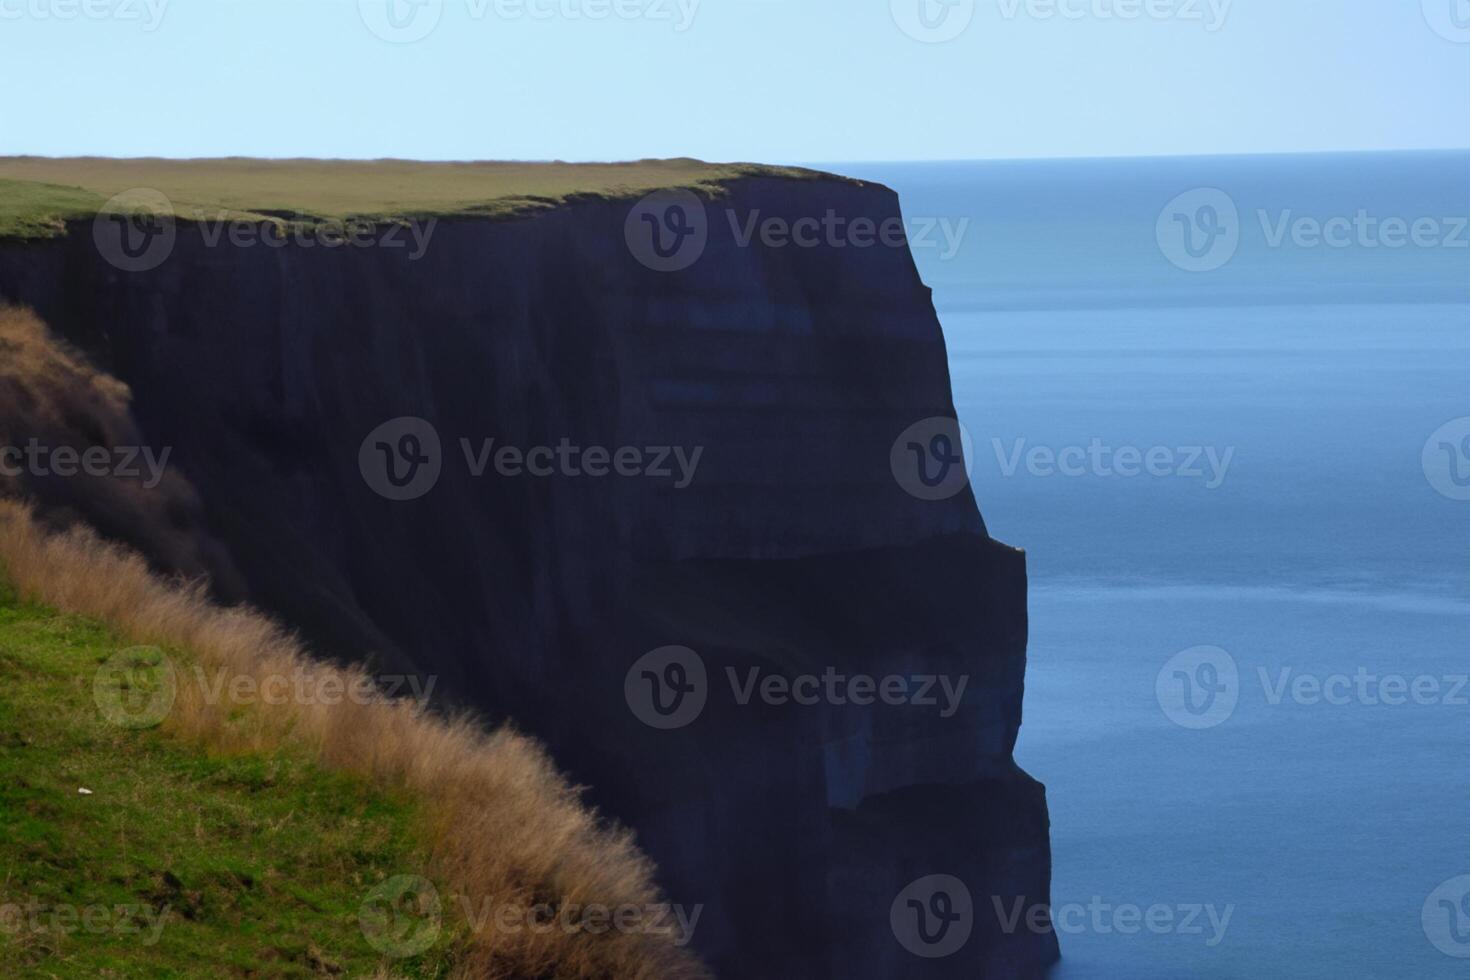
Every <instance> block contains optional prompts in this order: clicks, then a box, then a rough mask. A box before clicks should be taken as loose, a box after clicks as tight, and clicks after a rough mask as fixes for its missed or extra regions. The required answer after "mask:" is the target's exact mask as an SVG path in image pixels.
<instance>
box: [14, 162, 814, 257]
mask: <svg viewBox="0 0 1470 980" xmlns="http://www.w3.org/2000/svg"><path fill="white" fill-rule="evenodd" d="M755 176H766V177H786V178H792V179H810V178H815V177H822V176H826V175H824V174H820V173H818V172H816V171H811V170H802V169H798V168H794V167H766V166H760V165H757V164H748V163H732V164H712V163H703V162H701V161H699V160H690V159H677V160H639V161H637V162H633V163H493V162H486V163H422V162H416V161H411V160H253V159H247V158H243V157H230V158H223V159H211V160H163V159H146V158H145V159H132V160H116V159H107V158H102V157H73V158H65V159H52V158H46V157H0V237H9V238H17V237H19V238H40V237H49V236H53V235H58V234H61V233H62V231H63V230H64V227H65V222H67V221H69V220H85V219H88V218H91V217H93V216H95V215H96V214H97V213H98V212H99V211H102V210H104V209H106V208H107V206H108V201H109V199H111V198H112V197H113V196H114V195H117V194H121V193H123V192H124V191H131V190H134V189H138V188H146V189H148V190H150V191H157V192H159V193H162V194H163V195H164V196H165V197H167V198H168V200H169V202H170V203H171V204H172V205H173V208H174V212H175V213H176V214H177V215H178V216H180V217H181V218H187V217H192V216H194V214H195V213H196V212H202V214H203V215H204V216H206V217H208V218H209V219H211V220H213V219H217V218H219V217H221V216H222V215H228V216H229V217H244V218H259V219H262V220H268V219H280V218H285V219H288V220H304V221H307V222H311V221H314V220H316V221H320V220H333V219H345V218H358V219H369V220H388V221H391V220H395V219H406V218H415V217H430V216H437V217H454V216H465V217H470V216H480V217H510V216H514V215H517V214H523V213H527V212H530V211H534V210H538V209H541V208H546V207H555V206H556V205H558V204H560V203H562V202H564V201H566V200H567V199H568V198H571V197H575V196H578V195H592V196H599V197H608V198H626V197H636V196H639V195H642V194H646V193H648V192H649V191H652V190H656V189H659V188H671V187H679V188H691V189H699V190H706V191H709V192H711V193H715V192H718V189H719V187H720V185H721V184H723V183H724V182H726V181H730V180H734V179H736V178H740V177H755Z"/></svg>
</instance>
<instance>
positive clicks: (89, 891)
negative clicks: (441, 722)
mask: <svg viewBox="0 0 1470 980" xmlns="http://www.w3.org/2000/svg"><path fill="white" fill-rule="evenodd" d="M126 646H127V644H124V643H122V642H121V641H119V640H118V639H117V637H115V636H113V635H112V634H111V633H109V632H108V630H107V629H105V628H103V627H102V626H99V625H98V624H96V623H92V622H88V621H86V620H83V619H79V618H76V617H72V616H66V615H61V614H58V613H56V612H54V611H51V610H48V609H44V608H41V607H38V606H34V605H29V604H26V603H22V602H20V601H18V600H17V599H16V596H15V594H14V593H13V591H11V590H10V589H9V587H8V586H6V585H5V584H4V583H3V581H0V975H4V976H6V977H86V978H96V977H119V978H121V977H143V976H147V977H209V978H218V977H266V976H269V977H309V976H324V975H332V974H339V975H345V976H351V977H360V976H366V975H371V974H372V973H373V972H374V970H376V969H378V968H379V967H381V966H388V967H390V968H391V973H392V975H394V976H399V977H433V976H443V975H445V974H446V973H447V972H448V969H449V966H450V962H449V957H450V953H449V952H447V948H448V947H449V946H450V945H451V941H452V937H450V936H448V935H447V934H446V936H445V937H443V938H441V940H440V941H439V943H438V944H436V946H434V947H432V948H430V949H429V950H428V951H426V952H424V953H422V954H421V955H419V956H418V957H415V958H410V959H403V960H396V961H388V960H385V959H384V958H383V957H382V955H381V954H380V953H378V952H377V951H375V950H374V949H373V948H372V946H371V945H370V944H369V943H368V941H367V939H366V938H365V937H364V935H363V933H362V930H361V927H360V924H359V913H360V910H361V908H362V903H363V900H364V898H365V897H366V895H367V894H368V892H369V891H370V890H371V889H372V888H373V887H374V886H375V885H376V884H378V883H379V882H381V881H382V880H384V879H386V878H390V877H392V876H395V875H400V874H413V873H414V872H415V869H418V868H421V867H422V866H423V862H422V858H421V856H420V855H419V853H418V851H417V845H416V842H415V839H414V834H413V830H412V825H413V822H414V817H415V813H414V809H413V806H412V804H411V803H410V802H409V801H407V800H405V799H394V798H391V797H388V796H385V795H383V794H382V793H378V792H374V791H372V790H370V789H369V788H368V787H367V786H365V785H364V784H363V783H361V782H360V781H357V780H354V779H350V778H347V777H344V776H341V775H334V774H331V773H327V772H324V771H322V770H321V769H320V768H318V767H314V766H312V765H310V764H307V763H305V762H304V761H302V760H300V759H295V758H292V757H289V756H286V755H280V754H271V755H249V754H247V755H233V756H217V755H212V754H209V753H206V752H204V751H203V750H201V749H197V748H194V747H192V746H189V745H185V744H181V743H180V742H178V741H176V740H174V739H173V738H171V737H170V736H168V735H167V734H165V733H164V732H163V731H162V730H161V729H158V728H153V729H143V730H128V729H124V728H120V727H117V726H115V725H113V724H111V723H109V722H108V721H106V720H105V719H104V718H103V717H102V715H101V713H100V712H99V710H98V708H97V706H96V704H95V703H94V698H93V681H94V676H95V675H96V672H97V668H98V666H99V664H101V663H103V662H104V661H106V660H107V659H108V658H109V657H111V656H112V655H113V654H114V653H116V652H117V651H118V650H120V649H123V648H125V647H126ZM169 656H170V657H173V658H174V659H175V663H176V664H179V665H180V666H183V665H184V664H183V663H181V658H180V655H179V654H177V653H176V652H175V651H169ZM81 787H86V788H87V789H90V790H92V791H93V795H90V796H84V795H79V794H78V792H77V791H78V789H79V788H81ZM7 905H9V906H11V909H10V910H9V912H8V913H7V912H6V911H5V907H6V906H7ZM118 906H127V907H129V909H128V910H126V911H124V912H122V913H119V912H118V911H117V908H118ZM102 907H105V908H106V909H107V910H108V911H107V912H106V913H105V918H104V913H99V912H98V911H97V909H99V908H102ZM164 907H167V909H168V912H167V914H166V916H165V917H164V918H163V919H162V920H161V921H162V928H161V929H157V928H156V927H154V926H153V925H152V923H155V922H157V921H159V920H158V918H157V913H158V911H159V910H161V909H162V908H164ZM17 909H21V910H24V912H23V914H22V913H20V912H17V911H16V910H17ZM73 909H74V910H76V912H75V913H71V912H68V911H66V910H73ZM88 909H90V910H91V913H90V914H91V915H92V916H93V918H92V920H91V924H90V925H89V926H88V925H85V924H84V923H85V920H83V919H81V918H80V916H81V915H82V912H83V910H88ZM144 909H147V910H148V911H147V912H144V911H143V910H144ZM72 914H75V915H76V916H78V918H77V919H75V920H73V919H70V918H66V917H67V916H70V915H72ZM59 916H60V917H59ZM38 927H39V929H40V931H36V930H37V928H38ZM132 930H137V931H132ZM153 936H156V942H152V941H150V937H153Z"/></svg>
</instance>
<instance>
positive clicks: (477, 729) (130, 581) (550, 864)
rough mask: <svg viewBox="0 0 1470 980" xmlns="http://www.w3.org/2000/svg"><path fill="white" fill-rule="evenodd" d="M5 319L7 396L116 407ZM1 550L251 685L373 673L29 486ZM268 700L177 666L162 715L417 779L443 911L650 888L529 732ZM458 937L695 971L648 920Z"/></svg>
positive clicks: (589, 899) (490, 952)
mask: <svg viewBox="0 0 1470 980" xmlns="http://www.w3.org/2000/svg"><path fill="white" fill-rule="evenodd" d="M0 324H7V325H8V326H7V327H6V329H5V331H3V332H0V350H3V351H4V352H5V354H6V356H7V357H11V358H15V359H14V360H11V361H9V362H8V363H7V365H6V368H5V371H4V372H3V373H0V381H3V379H4V376H6V375H9V376H10V377H11V380H12V382H13V381H14V379H15V376H17V375H22V376H23V375H26V374H28V373H30V372H34V374H33V375H31V376H32V378H33V383H32V384H31V386H30V387H29V388H28V389H27V390H26V391H24V392H20V391H19V389H18V388H16V389H15V390H13V391H12V396H13V400H12V402H11V407H14V406H16V405H27V406H28V408H29V412H30V417H32V418H39V419H45V418H48V417H50V414H51V413H52V411H53V410H52V409H51V408H47V407H46V405H45V404H44V403H45V402H46V400H47V398H48V397H49V398H53V399H54V398H61V397H63V396H65V397H66V398H69V399H72V402H75V403H76V404H80V405H82V406H89V407H90V408H92V409H94V410H95V411H96V413H97V414H99V415H100V416H102V417H105V419H107V420H110V421H109V422H108V424H111V425H121V424H123V422H122V421H119V420H125V419H126V418H127V414H126V396H125V391H124V390H121V389H120V388H118V387H116V383H115V382H111V381H109V380H108V379H106V378H105V376H99V375H96V373H95V372H93V371H91V369H90V368H87V367H86V366H85V364H84V363H83V362H82V361H81V360H79V359H78V358H77V357H76V356H75V355H74V354H72V353H70V352H67V351H65V350H64V349H62V348H60V347H59V346H55V345H54V342H51V341H49V339H48V338H47V337H46V335H45V333H44V328H41V331H42V332H41V333H36V328H37V325H36V324H35V323H34V318H29V317H28V316H27V315H22V314H17V313H14V312H13V311H12V312H10V313H3V314H0ZM7 345H8V346H7ZM35 379H39V380H35ZM48 379H49V380H48ZM12 387H13V386H12ZM78 400H79V401H78ZM72 402H67V403H65V404H71V403H72ZM57 404H63V403H57ZM0 407H4V406H0ZM11 421H12V422H13V420H11ZM104 431H105V430H104ZM114 434H115V433H114ZM0 567H3V569H4V572H5V573H6V575H7V576H8V577H9V578H10V580H11V581H12V583H13V584H14V586H15V587H16V588H17V589H18V590H19V591H20V593H21V595H22V596H24V597H25V598H27V599H29V600H32V601H35V602H39V603H43V604H45V605H48V606H51V607H54V608H56V609H59V610H62V611H64V612H68V613H73V614H77V615H81V616H86V617H90V618H93V619H96V620H99V621H101V622H103V623H105V624H107V625H108V626H109V627H111V628H112V629H113V630H115V631H116V632H117V633H118V634H120V635H121V636H123V637H124V638H126V639H127V640H128V641H129V642H132V643H136V644H139V645H146V646H157V647H160V648H163V649H165V650H173V651H177V652H180V653H182V654H184V655H185V656H187V657H188V659H189V660H190V661H191V662H192V663H193V664H197V665H198V666H199V667H202V668H203V669H204V670H205V671H207V672H209V673H210V674H211V675H213V676H227V677H231V678H235V677H241V678H250V679H251V680H252V681H253V682H254V683H255V684H257V685H263V684H264V683H265V682H266V681H267V680H268V679H270V678H273V677H288V678H294V677H297V676H298V672H299V675H300V676H305V677H306V678H308V679H309V684H310V685H311V688H310V689H316V690H321V689H323V686H324V685H332V686H333V687H334V688H335V689H337V690H352V689H354V686H355V685H360V684H367V683H371V679H370V678H369V677H368V675H367V674H366V673H365V672H364V671H363V670H361V669H360V668H342V667H337V666H333V665H329V664H324V663H321V662H317V661H315V660H313V659H312V658H311V656H310V655H309V654H308V652H307V651H306V650H305V649H304V648H303V646H302V644H301V642H300V641H299V640H298V639H297V638H296V637H295V636H294V635H292V634H291V633H289V632H288V631H286V630H284V629H283V628H282V627H281V626H279V625H278V624H276V623H275V622H273V621H271V620H270V619H268V618H266V617H265V616H263V615H261V614H259V613H257V612H255V611H253V610H251V609H249V608H245V607H229V608H226V607H222V606H219V605H216V604H214V603H212V602H211V600H210V599H209V597H208V595H207V591H206V589H205V587H204V585H203V584H202V583H201V582H198V581H196V582H194V583H192V584H189V583H184V582H181V581H176V580H170V579H165V578H162V577H160V576H158V575H156V574H154V573H153V572H152V571H150V569H149V567H148V565H147V563H146V562H145V561H144V560H143V558H142V557H140V556H139V555H138V554H136V553H134V552H132V551H129V550H128V549H126V548H124V547H122V546H120V545H117V544H114V543H111V542H108V541H104V540H103V539H102V538H101V537H99V536H98V535H97V534H96V533H95V532H93V531H92V530H91V529H90V528H88V527H85V526H82V525H78V524H73V525H72V526H71V527H69V528H66V529H58V527H57V525H56V523H55V522H54V521H51V522H43V521H42V520H41V519H39V518H38V517H37V515H36V512H35V511H34V509H33V508H32V507H31V506H30V505H28V504H25V503H20V502H16V501H13V500H0ZM278 700H284V702H285V703H269V702H268V701H267V700H265V699H256V700H253V701H252V702H251V703H250V705H249V707H248V708H247V709H245V710H243V711H242V709H241V708H240V706H239V705H238V704H232V703H231V701H230V699H228V698H226V699H222V700H220V699H211V698H210V697H209V696H208V693H207V691H206V690H205V689H204V688H203V687H201V686H200V685H197V684H187V683H181V684H179V685H178V694H177V699H176V700H175V702H174V705H173V708H172V710H171V711H170V712H169V714H168V716H167V718H166V719H165V721H164V729H165V731H167V732H168V733H170V734H171V735H172V736H174V737H177V738H180V739H183V740H186V741H188V742H191V743H193V744H197V745H200V746H201V747H206V748H208V749H210V750H214V751H225V752H230V751H260V750H264V751H271V750H278V749H285V750H297V751H302V752H304V753H305V754H306V755H307V757H309V758H311V759H313V760H315V761H317V762H319V763H320V764H322V765H323V766H325V767H328V768H331V769H334V770H339V771H344V772H348V773H353V774H356V775H359V776H361V777H364V778H366V779H368V780H370V781H371V782H372V783H373V784H374V785H377V786H380V787H383V788H385V789H388V790H393V791H402V792H406V793H408V794H411V796H412V797H413V798H414V799H416V800H417V801H419V803H420V804H421V805H420V807H419V809H420V810H421V812H422V813H424V814H426V817H425V818H424V826H423V828H422V830H423V839H424V843H425V848H426V853H427V854H428V856H429V860H428V867H427V869H424V872H425V874H426V875H427V876H428V877H429V878H430V879H432V880H433V881H434V882H435V884H436V886H437V887H438V888H439V889H440V891H441V894H442V895H443V896H444V898H445V906H446V921H448V919H449V917H450V916H451V915H453V914H454V911H455V910H454V908H453V907H452V903H451V900H450V896H465V897H467V898H468V899H470V900H471V901H472V902H474V903H475V904H476V905H477V906H479V905H480V904H481V903H486V902H489V903H493V905H494V907H503V906H507V905H513V906H522V907H528V906H531V905H535V904H538V903H551V904H553V905H565V906H573V905H574V906H583V907H585V906H587V905H596V906H602V907H609V908H618V907H626V906H638V907H639V908H644V909H647V908H650V907H652V906H655V905H657V904H658V903H660V902H661V901H662V899H661V897H660V895H659V893H658V890H657V888H656V887H655V886H654V884H653V868H652V866H651V864H650V862H649V861H648V860H647V858H646V857H644V856H643V855H642V853H641V852H640V851H639V850H638V849H637V848H636V846H635V845H634V843H633V841H632V839H631V837H630V835H628V834H627V833H625V832H623V831H620V830H617V829H615V828H611V827H609V826H607V825H606V824H605V823H604V822H603V821H601V820H600V819H599V817H598V816H597V814H596V813H595V812H593V811H592V810H590V809H589V808H587V807H586V806H585V805H584V804H583V802H582V800H581V799H580V796H579V793H578V791H577V790H576V789H574V788H573V787H572V786H570V785H569V784H568V783H567V782H566V780H565V779H564V778H563V777H562V776H561V774H560V773H559V772H558V771H557V769H556V768H555V766H554V765H553V763H552V761H551V760H550V759H549V758H548V756H547V755H546V753H545V752H544V750H543V749H542V748H541V747H540V746H539V745H538V744H537V743H536V742H534V741H532V740H530V739H528V738H526V737H524V736H522V735H520V734H517V733H515V732H514V731H512V730H509V729H501V730H498V731H494V732H488V731H486V730H485V729H484V728H483V727H482V726H481V725H480V724H479V723H478V722H477V721H476V720H474V719H473V718H470V717H463V716H461V717H453V718H446V717H440V716H438V715H435V714H433V713H431V712H429V711H427V710H426V709H425V708H424V707H423V706H422V705H420V704H417V703H415V702H411V701H393V702H390V701H387V700H383V699H374V700H370V701H369V700H366V699H360V700H354V699H350V698H343V699H341V700H340V701H339V702H338V703H332V704H328V703H326V700H327V699H325V698H299V697H289V698H285V699H278ZM406 870H407V869H406ZM464 942H465V944H466V945H465V950H464V955H463V957H462V959H461V962H462V968H461V975H462V976H464V977H477V978H480V977H484V978H497V980H502V978H503V980H512V978H514V980H532V978H534V980H539V978H546V980H551V978H557V980H561V978H567V980H570V978H583V980H593V978H599V980H601V978H617V980H624V978H627V980H682V978H697V977H705V976H707V974H706V973H705V971H704V970H703V968H702V967H701V966H700V964H699V963H698V962H697V961H696V960H695V959H694V958H693V956H692V955H691V954H689V953H688V952H687V951H685V950H684V949H682V948H680V947H678V946H676V945H675V944H674V942H673V938H672V937H670V936H668V935H664V934H659V933H658V932H650V931H638V930H625V931H621V932H620V931H607V932H603V933H600V934H593V933H590V932H585V931H568V930H563V929H560V928H558V929H553V930H547V931H543V930H527V929H520V930H502V929H497V928H495V927H494V925H493V922H492V923H491V924H490V926H489V927H488V928H484V929H481V930H479V931H476V932H473V933H470V932H468V931H467V932H466V934H465V938H464Z"/></svg>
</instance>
